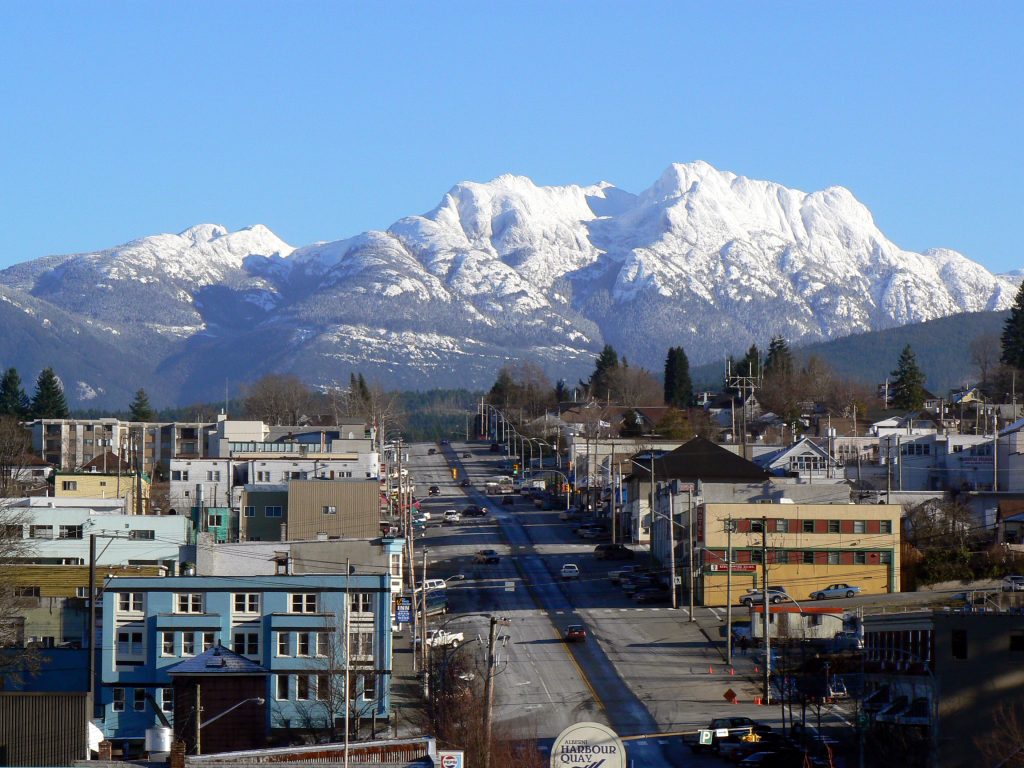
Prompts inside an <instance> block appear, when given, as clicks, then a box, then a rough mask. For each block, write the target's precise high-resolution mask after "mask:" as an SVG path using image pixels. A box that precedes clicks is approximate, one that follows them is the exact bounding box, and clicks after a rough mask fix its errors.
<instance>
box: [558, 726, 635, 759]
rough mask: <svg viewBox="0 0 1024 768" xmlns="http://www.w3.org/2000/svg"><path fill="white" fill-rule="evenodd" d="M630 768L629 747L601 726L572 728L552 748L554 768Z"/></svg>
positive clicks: (608, 729)
mask: <svg viewBox="0 0 1024 768" xmlns="http://www.w3.org/2000/svg"><path fill="white" fill-rule="evenodd" d="M599 766H600V768H626V748H625V747H624V746H622V740H621V739H619V736H618V734H616V733H615V731H613V730H612V729H611V728H609V727H608V726H606V725H601V723H576V724H575V725H570V726H569V727H568V728H566V729H565V730H564V731H562V732H561V733H560V734H558V737H557V738H556V739H555V743H554V744H553V745H552V746H551V768H598V767H599Z"/></svg>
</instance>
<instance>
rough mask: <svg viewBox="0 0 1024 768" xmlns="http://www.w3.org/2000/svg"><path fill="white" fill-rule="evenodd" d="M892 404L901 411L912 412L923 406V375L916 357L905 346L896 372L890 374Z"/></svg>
mask: <svg viewBox="0 0 1024 768" xmlns="http://www.w3.org/2000/svg"><path fill="white" fill-rule="evenodd" d="M890 375H891V376H892V377H893V382H892V404H893V407H894V408H899V409H900V410H903V411H914V410H917V409H919V408H921V406H923V405H924V373H923V372H922V371H921V369H920V368H919V367H918V365H917V357H916V356H915V355H914V351H913V350H912V349H911V348H910V345H909V344H907V346H905V347H904V348H903V351H902V352H901V353H900V359H899V361H898V362H897V363H896V370H894V371H892V373H891V374H890Z"/></svg>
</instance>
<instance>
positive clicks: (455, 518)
mask: <svg viewBox="0 0 1024 768" xmlns="http://www.w3.org/2000/svg"><path fill="white" fill-rule="evenodd" d="M443 520H444V524H445V525H454V524H455V523H461V522H462V515H460V514H459V510H457V509H446V510H445V511H444V518H443Z"/></svg>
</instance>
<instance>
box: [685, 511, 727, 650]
mask: <svg viewBox="0 0 1024 768" xmlns="http://www.w3.org/2000/svg"><path fill="white" fill-rule="evenodd" d="M701 550H703V551H704V552H707V553H708V554H709V555H711V556H712V557H713V558H715V559H717V560H719V561H721V562H723V563H725V663H726V664H729V665H732V564H733V560H732V539H731V531H730V539H729V549H728V559H723V558H721V557H720V556H719V555H716V554H715V553H714V552H712V551H711V550H710V549H708V548H707V547H701V546H698V547H694V550H693V551H694V552H699V551H701ZM702 570H703V567H702ZM690 572H691V573H692V572H693V563H692V562H691V563H690Z"/></svg>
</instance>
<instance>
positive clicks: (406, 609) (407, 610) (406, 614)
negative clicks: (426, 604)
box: [395, 597, 412, 624]
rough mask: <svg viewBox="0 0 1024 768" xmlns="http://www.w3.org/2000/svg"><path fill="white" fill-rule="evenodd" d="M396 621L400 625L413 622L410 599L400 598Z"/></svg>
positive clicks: (396, 608)
mask: <svg viewBox="0 0 1024 768" xmlns="http://www.w3.org/2000/svg"><path fill="white" fill-rule="evenodd" d="M395 621H396V622H397V623H399V624H409V623H411V622H412V600H410V599H409V598H408V597H400V598H398V603H397V604H396V605H395Z"/></svg>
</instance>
